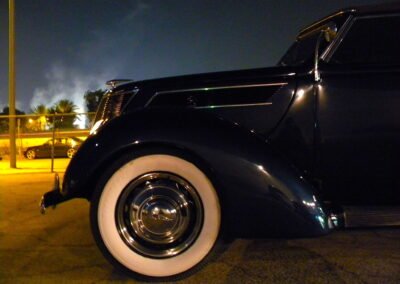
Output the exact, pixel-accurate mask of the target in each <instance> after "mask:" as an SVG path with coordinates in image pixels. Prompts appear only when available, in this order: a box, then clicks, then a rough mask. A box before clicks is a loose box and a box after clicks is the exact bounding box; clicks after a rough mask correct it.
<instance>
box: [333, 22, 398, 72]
mask: <svg viewBox="0 0 400 284" xmlns="http://www.w3.org/2000/svg"><path fill="white" fill-rule="evenodd" d="M399 27H400V16H386V17H375V18H371V17H366V18H360V19H357V20H355V21H354V23H353V24H352V26H351V28H350V30H349V31H348V32H347V34H346V36H345V38H344V39H343V41H342V43H341V44H340V45H339V47H338V49H337V50H336V52H335V53H334V54H333V56H332V58H331V60H330V62H331V63H335V64H362V65H364V64H365V65H398V64H400V52H399V51H400V41H399V38H398V34H399Z"/></svg>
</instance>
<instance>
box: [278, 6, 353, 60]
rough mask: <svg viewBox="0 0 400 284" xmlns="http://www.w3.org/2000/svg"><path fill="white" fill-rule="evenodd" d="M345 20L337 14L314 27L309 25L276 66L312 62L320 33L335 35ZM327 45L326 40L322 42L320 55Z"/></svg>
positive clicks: (344, 17) (343, 16)
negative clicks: (325, 32)
mask: <svg viewBox="0 0 400 284" xmlns="http://www.w3.org/2000/svg"><path fill="white" fill-rule="evenodd" d="M346 19H347V16H346V15H345V14H338V15H334V16H332V17H328V18H327V19H326V20H324V21H322V22H319V23H318V25H316V26H315V25H311V26H310V27H309V28H306V29H304V30H303V31H302V32H300V34H299V36H298V37H297V40H296V41H295V43H294V44H293V45H292V46H291V47H290V48H289V50H288V51H287V52H286V53H285V55H284V56H283V57H282V59H281V60H280V61H279V62H278V65H280V66H299V65H304V64H307V63H308V62H312V60H313V57H314V54H315V47H316V45H317V41H318V37H319V36H320V34H321V31H322V30H326V29H330V30H331V31H334V34H335V35H336V34H337V32H338V31H339V29H341V28H342V26H343V25H344V23H345V21H346ZM335 35H334V36H335ZM331 40H332V39H331ZM328 45H329V43H328V42H327V41H326V40H322V41H321V44H320V49H319V54H322V53H323V51H324V50H325V49H326V48H327V47H328Z"/></svg>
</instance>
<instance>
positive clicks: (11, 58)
mask: <svg viewBox="0 0 400 284" xmlns="http://www.w3.org/2000/svg"><path fill="white" fill-rule="evenodd" d="M8 3H9V9H8V100H9V103H8V104H9V115H10V118H9V131H10V168H16V167H17V161H16V152H17V151H16V148H17V147H16V139H15V11H14V10H15V5H14V4H15V3H14V0H9V1H8Z"/></svg>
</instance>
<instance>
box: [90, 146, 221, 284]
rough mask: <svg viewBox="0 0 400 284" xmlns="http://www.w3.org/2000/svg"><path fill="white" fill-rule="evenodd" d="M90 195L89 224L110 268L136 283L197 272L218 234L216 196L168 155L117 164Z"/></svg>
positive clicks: (198, 174)
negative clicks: (130, 277) (132, 278)
mask: <svg viewBox="0 0 400 284" xmlns="http://www.w3.org/2000/svg"><path fill="white" fill-rule="evenodd" d="M106 176H108V177H107V178H106V179H105V181H104V182H102V183H101V184H100V185H99V186H98V187H97V189H96V190H95V192H94V195H93V198H92V203H91V224H92V231H93V234H94V237H95V240H96V242H97V244H98V246H99V248H100V249H101V250H102V252H103V254H104V255H105V256H106V258H107V259H108V260H110V262H111V263H112V264H113V265H114V266H116V267H117V268H120V269H122V270H124V271H125V272H128V273H129V274H131V276H133V277H135V278H138V279H142V280H143V279H145V280H164V281H165V280H176V279H179V278H182V277H186V276H188V275H189V274H191V273H193V272H195V271H197V270H198V269H199V268H201V267H202V265H203V264H204V263H205V262H206V261H207V259H208V258H209V255H210V252H211V251H212V250H213V249H214V248H215V244H216V242H217V239H218V236H219V230H220V223H221V210H220V204H219V199H218V195H217V193H216V191H215V189H214V187H213V185H212V183H211V182H210V180H209V179H208V178H207V176H206V175H205V174H204V173H203V172H202V171H201V170H200V169H199V168H198V167H196V166H195V165H194V164H192V163H190V162H188V161H186V160H184V159H182V158H179V157H176V156H171V155H161V154H157V155H146V156H141V157H136V158H133V159H131V160H129V159H128V160H126V159H122V160H120V162H117V164H116V166H114V168H112V169H110V172H109V173H108V175H106Z"/></svg>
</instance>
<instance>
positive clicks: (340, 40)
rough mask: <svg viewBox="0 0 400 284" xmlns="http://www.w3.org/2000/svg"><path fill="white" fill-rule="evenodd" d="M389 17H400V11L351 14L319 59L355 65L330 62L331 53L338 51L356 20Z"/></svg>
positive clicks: (347, 64)
mask: <svg viewBox="0 0 400 284" xmlns="http://www.w3.org/2000/svg"><path fill="white" fill-rule="evenodd" d="M389 17H398V18H400V13H389V14H380V15H366V16H353V17H350V18H349V19H348V22H346V23H345V25H344V26H343V29H342V30H341V33H340V35H338V36H337V38H336V39H335V42H333V43H332V45H331V48H330V49H329V50H326V52H325V53H324V54H323V55H322V56H321V59H322V60H323V61H325V62H327V63H330V64H331V65H335V66H353V65H355V64H354V63H344V64H337V63H332V62H331V60H332V57H333V55H334V54H335V53H336V52H337V51H338V49H339V48H340V47H341V45H342V43H343V40H344V39H345V38H346V37H347V35H348V34H349V32H350V31H351V29H352V27H353V25H354V23H356V21H358V20H364V19H375V18H389ZM395 65H397V64H384V63H381V64H375V65H374V64H372V65H371V64H357V66H395Z"/></svg>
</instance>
